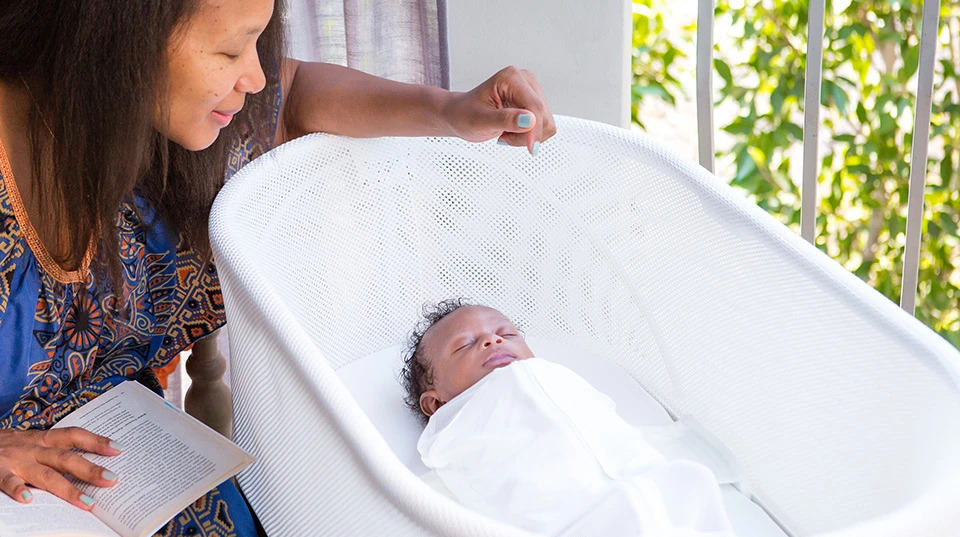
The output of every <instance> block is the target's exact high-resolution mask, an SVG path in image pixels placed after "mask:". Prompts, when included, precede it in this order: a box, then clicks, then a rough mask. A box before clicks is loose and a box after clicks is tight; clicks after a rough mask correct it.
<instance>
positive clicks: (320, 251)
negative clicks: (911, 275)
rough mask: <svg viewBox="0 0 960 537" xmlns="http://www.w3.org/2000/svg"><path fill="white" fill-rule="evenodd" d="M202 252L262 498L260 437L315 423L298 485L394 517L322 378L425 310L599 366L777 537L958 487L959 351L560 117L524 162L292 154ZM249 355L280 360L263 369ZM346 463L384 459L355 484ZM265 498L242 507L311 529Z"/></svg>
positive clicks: (822, 264) (366, 146)
mask: <svg viewBox="0 0 960 537" xmlns="http://www.w3.org/2000/svg"><path fill="white" fill-rule="evenodd" d="M211 236H212V239H213V241H214V247H215V250H216V252H217V256H218V263H219V267H220V269H221V278H222V279H223V281H224V291H225V299H226V305H227V313H228V320H229V322H230V323H231V324H232V325H237V326H235V327H234V329H232V330H231V333H230V334H231V351H232V353H233V357H232V359H233V360H234V362H235V363H236V364H237V365H236V366H235V370H234V374H235V378H234V380H233V382H234V384H236V385H239V387H238V395H237V396H236V398H235V399H236V401H235V404H236V406H237V415H238V423H237V427H236V428H237V436H238V439H240V440H241V443H243V442H247V443H249V445H248V447H251V449H254V451H256V452H257V453H258V454H259V455H260V456H261V458H262V459H264V460H266V461H271V460H272V461H273V462H272V463H269V462H268V463H265V464H264V465H267V464H273V466H271V471H270V472H264V471H260V473H259V474H257V473H256V472H257V470H256V469H254V470H252V471H251V475H255V476H256V477H249V478H248V479H249V480H250V481H251V484H252V488H254V489H256V490H257V491H260V490H263V491H268V490H270V488H271V486H273V485H272V484H271V482H272V481H277V482H279V480H280V477H278V476H279V475H280V474H282V473H283V471H284V470H283V464H286V462H285V461H282V459H281V458H279V457H278V456H276V453H277V452H278V451H277V450H283V449H287V447H288V446H282V445H279V444H277V443H276V441H273V440H270V439H269V438H268V437H265V436H264V434H263V431H264V430H265V429H264V428H271V427H272V428H275V429H277V430H278V431H282V429H278V428H279V427H281V425H283V424H286V425H287V426H292V427H297V424H298V423H299V422H300V421H301V420H302V419H306V420H308V422H309V423H313V422H311V421H309V420H312V419H316V420H319V421H317V422H316V423H317V424H318V425H317V426H316V427H315V426H313V425H306V426H305V427H304V428H303V429H302V430H304V431H306V432H307V433H308V434H309V435H310V436H311V437H316V438H317V442H318V444H317V450H318V452H319V451H322V452H323V453H327V452H331V453H332V452H342V453H343V457H345V458H344V459H342V460H341V459H336V460H337V463H336V467H337V470H336V472H334V469H333V468H329V469H325V470H320V469H318V470H317V471H318V472H321V473H322V478H318V481H315V482H314V484H315V483H317V482H320V483H323V482H327V480H329V479H335V480H336V482H337V483H347V482H350V481H351V480H357V482H358V484H357V485H356V487H357V490H361V491H363V494H366V495H371V496H372V497H374V498H376V497H378V496H380V495H382V496H383V497H384V499H383V501H385V502H387V503H390V505H392V506H393V507H391V508H390V509H387V511H389V513H393V514H392V515H390V514H386V515H383V516H384V517H386V518H385V519H384V520H386V519H389V517H390V516H406V517H408V518H409V517H411V516H413V515H412V514H411V512H410V509H413V510H417V509H420V507H411V506H410V505H407V504H404V503H403V502H404V501H407V500H402V499H398V498H401V497H402V496H403V494H404V493H403V492H397V491H395V494H396V495H398V496H392V494H394V493H392V492H390V490H392V489H390V488H389V487H387V489H386V491H384V489H382V488H377V485H376V484H377V483H381V482H382V480H383V479H388V480H390V479H400V480H401V481H402V482H404V483H407V482H405V481H403V479H401V478H398V477H396V476H397V475H400V473H402V472H405V469H403V467H402V465H400V464H399V462H397V461H395V460H391V457H390V456H389V455H388V453H389V450H388V449H386V450H385V451H384V452H379V451H376V449H373V448H369V447H368V444H369V443H371V442H372V443H373V444H376V441H371V440H370V439H371V438H373V436H375V435H376V433H375V431H374V430H373V429H372V427H369V423H366V422H365V420H363V419H362V417H360V418H358V419H356V420H348V419H346V418H345V416H347V415H349V414H350V412H354V411H357V410H356V409H351V406H350V401H351V400H350V398H349V395H348V394H345V393H339V392H338V391H337V390H340V389H342V386H341V385H340V384H339V381H337V380H336V376H335V375H334V374H333V370H334V369H336V368H339V367H341V366H343V365H344V364H347V363H349V362H351V361H352V360H354V359H356V358H358V357H362V356H365V355H367V354H369V353H371V352H374V351H377V350H379V349H382V348H384V347H387V346H391V345H395V344H397V343H398V342H400V341H402V340H403V338H404V336H405V335H406V333H407V332H408V331H409V330H410V328H411V327H412V326H413V324H414V323H415V322H416V320H417V318H418V314H419V308H420V306H421V305H422V304H423V303H424V302H433V301H437V300H439V299H443V298H448V297H453V296H463V297H469V298H471V299H473V300H476V301H478V302H481V303H485V304H489V305H491V306H494V307H497V308H500V309H501V310H503V311H504V312H505V313H506V314H507V315H508V316H510V317H511V318H513V319H514V320H515V321H516V322H517V324H518V325H519V326H520V327H521V328H522V329H524V330H525V331H526V332H528V333H529V334H535V335H537V336H540V337H546V338H560V339H563V340H567V341H575V342H577V343H578V344H579V345H589V346H591V347H593V348H600V349H602V350H603V354H604V355H605V356H606V357H607V358H609V359H610V360H612V361H614V362H616V363H618V364H619V365H621V366H623V367H624V368H625V369H626V370H627V371H629V373H630V375H631V376H632V377H633V378H634V379H636V380H637V381H638V382H639V383H641V384H642V385H643V386H644V387H645V388H646V389H647V390H648V391H649V392H650V393H651V394H652V395H653V396H654V397H656V398H658V399H659V400H660V401H661V402H662V403H663V404H664V405H665V406H666V407H667V408H668V410H670V411H671V412H672V413H674V414H675V415H684V416H686V415H689V416H691V417H692V418H693V419H694V420H696V421H697V422H699V423H700V424H701V425H702V426H704V427H705V428H706V429H707V430H709V431H710V432H711V433H712V434H713V435H715V437H716V438H717V439H719V440H720V441H721V442H723V443H724V444H725V445H726V446H727V447H728V448H729V449H730V450H731V451H732V452H733V453H734V454H735V455H736V456H737V458H738V460H739V462H740V464H741V466H742V467H743V470H744V474H745V477H746V480H747V483H748V484H749V485H750V486H751V488H752V490H753V491H754V493H755V494H756V496H757V498H758V500H759V501H760V503H761V504H762V505H764V506H765V507H766V508H767V509H768V510H769V511H770V512H771V513H772V514H773V515H774V516H775V517H776V518H778V519H779V520H781V521H782V522H784V523H785V524H786V525H787V527H788V529H790V530H791V531H792V532H793V533H794V534H795V535H798V536H800V535H814V534H817V533H818V532H825V531H828V530H837V529H839V528H843V527H846V526H849V525H851V524H854V523H857V522H862V521H866V520H871V519H874V518H876V517H878V516H880V515H882V514H884V513H888V512H890V511H891V510H894V509H897V508H899V507H902V506H903V505H906V504H907V503H909V502H911V501H914V502H916V501H926V500H924V498H926V495H929V494H931V492H930V491H931V490H933V487H934V484H935V483H937V482H939V481H938V480H942V479H946V478H949V479H953V478H955V477H956V475H957V466H958V465H957V463H958V456H960V449H958V448H960V438H958V431H960V427H958V423H960V400H958V390H957V383H956V378H957V377H956V369H955V366H956V360H957V353H956V352H955V351H954V350H953V349H952V348H951V347H949V346H948V345H947V344H946V343H945V342H943V341H942V340H940V339H939V338H938V337H937V336H936V335H934V334H933V333H932V332H930V331H929V330H927V329H926V328H924V327H922V326H920V324H919V323H917V322H916V321H915V320H913V319H912V318H910V317H909V316H907V315H905V314H903V313H902V312H900V311H899V310H898V309H897V308H896V307H895V306H893V305H892V304H890V303H889V302H888V301H886V299H884V298H882V297H880V296H879V295H877V294H876V293H875V292H874V291H872V290H871V289H869V288H868V287H867V286H866V285H865V284H863V283H862V282H860V281H859V280H857V279H856V278H854V277H853V276H851V275H849V274H847V273H845V272H844V271H843V270H842V269H841V268H839V267H838V266H836V265H835V264H833V263H832V262H831V261H829V260H827V259H826V258H825V257H824V256H822V255H821V254H820V253H819V252H817V251H816V250H814V249H813V248H812V247H810V246H809V245H807V244H806V243H803V242H802V241H800V240H799V239H798V238H797V237H795V236H794V235H793V234H791V233H790V232H789V231H787V230H785V229H784V228H782V226H780V225H779V224H778V223H776V222H775V221H774V220H773V219H772V218H770V217H769V216H767V215H766V214H764V213H763V212H762V211H761V210H759V209H757V208H756V207H754V206H752V205H750V204H749V203H747V202H745V201H744V200H743V199H741V198H740V197H739V196H738V195H737V194H735V193H733V192H732V191H731V190H730V189H729V188H728V187H726V185H722V184H720V183H719V182H718V181H717V180H716V179H714V178H713V177H712V176H710V175H709V174H707V173H706V172H704V171H703V170H702V169H700V168H697V167H694V166H692V165H689V164H686V163H684V162H682V161H680V160H679V159H678V158H676V157H675V156H674V155H672V154H670V153H668V152H666V151H664V150H662V149H660V148H659V147H658V146H656V145H655V144H654V143H652V142H651V141H649V140H646V139H644V138H641V137H638V136H636V135H633V134H631V133H629V132H626V131H622V130H619V129H614V128H611V127H606V126H602V125H599V124H595V123H590V122H586V121H581V120H573V119H570V118H561V119H560V122H559V133H558V135H557V136H556V138H555V139H553V140H550V141H549V142H547V143H545V144H543V146H542V148H541V151H540V154H539V155H538V156H537V157H536V158H531V157H530V156H529V155H528V154H526V153H525V152H523V151H521V150H518V149H515V148H507V147H502V146H497V145H495V144H493V143H485V144H469V143H466V142H463V141H459V140H453V139H377V140H355V139H348V138H338V137H332V136H325V135H315V136H310V137H306V138H304V139H301V140H298V141H296V142H294V143H292V144H287V145H286V146H283V147H281V148H278V149H277V150H275V151H273V152H271V153H269V154H267V155H265V156H264V157H262V158H261V159H259V160H258V161H256V162H254V163H253V164H252V165H251V166H248V167H247V168H245V169H244V170H242V171H241V172H240V173H239V174H237V176H236V177H235V178H234V179H233V180H232V181H231V182H230V184H228V185H227V187H226V188H225V189H224V191H223V192H222V193H221V195H220V197H219V198H218V200H217V202H216V205H215V208H214V213H213V221H212V224H211ZM284 323H286V324H288V325H289V324H293V325H295V327H290V326H284ZM238 326H239V327H241V328H240V330H241V334H239V335H236V329H237V327H238ZM294 328H295V329H294ZM278 338H279V339H278ZM266 339H273V340H277V341H281V342H284V344H289V345H290V346H291V349H293V348H296V349H298V350H295V351H294V350H289V349H288V350H286V351H282V350H278V349H279V347H277V348H274V349H273V350H272V351H269V352H266V351H265V350H264V349H263V348H260V347H258V345H260V344H261V343H259V342H262V341H264V340H266ZM234 340H236V341H234ZM298 345H299V347H298ZM288 362H290V363H292V364H293V365H294V366H296V367H293V369H290V370H289V371H287V372H284V371H285V369H284V366H283V364H286V363H288ZM247 364H249V365H247ZM297 368H303V370H302V371H301V372H300V373H297V371H300V370H298V369H297ZM304 371H305V372H306V373H304ZM308 373H309V374H308ZM297 375H300V377H297ZM304 375H307V380H304ZM294 378H296V379H297V380H296V382H297V383H298V386H300V387H301V389H302V390H304V391H303V392H302V393H301V394H300V395H296V396H294V395H292V394H291V392H289V391H288V390H287V389H286V388H285V382H287V380H285V379H294ZM263 384H267V385H268V386H270V388H269V390H267V391H265V390H264V388H263V387H262V386H261V385H263ZM311 390H313V391H315V392H316V393H314V392H312V391H311ZM265 398H267V399H270V398H277V399H284V398H290V399H289V401H295V402H297V404H299V405H303V406H302V407H301V406H293V407H291V406H284V407H277V408H271V407H269V406H268V407H264V406H263V405H264V404H266V403H265V402H264V399H265ZM398 404H399V402H398ZM318 407H319V408H318ZM288 412H289V413H293V414H294V415H291V416H284V417H282V418H278V417H277V416H276V414H277V413H288ZM357 412H359V411H357ZM278 420H279V423H280V424H281V425H278ZM337 420H340V423H339V425H336V426H333V425H330V423H332V422H337ZM319 424H323V425H322V426H321V425H319ZM278 434H280V433H278ZM934 439H935V441H934ZM381 441H382V440H381ZM337 446H339V447H337ZM338 449H339V450H340V451H337V450H338ZM370 449H373V451H370ZM331 450H332V451H331ZM343 450H354V451H359V452H360V453H366V455H365V456H363V457H360V458H361V459H364V457H366V458H368V459H369V460H375V459H377V457H374V456H373V455H371V453H379V454H380V456H382V457H383V458H384V459H385V460H384V461H380V462H377V463H376V464H381V465H383V466H382V467H378V468H379V470H370V469H369V468H366V467H364V466H363V464H373V463H362V461H355V462H354V463H353V464H356V465H358V468H360V470H357V469H356V468H355V469H354V470H350V469H349V465H350V464H351V463H350V460H351V459H350V456H349V454H348V453H347V452H345V451H343ZM364 450H367V451H364ZM331 460H333V459H331ZM364 460H366V459H364ZM341 465H347V468H341ZM364 468H366V469H365V470H364ZM330 472H333V473H330ZM350 472H354V473H353V474H351V473H350ZM356 472H360V474H357V473H356ZM364 472H368V474H364ZM369 472H372V474H369ZM378 472H382V473H378ZM357 475H368V476H369V475H372V476H373V477H370V478H369V479H368V480H366V481H364V480H363V479H358V478H357V477H356V476H357ZM378 476H379V477H378ZM296 477H298V476H297V475H293V476H290V478H291V479H294V480H295V478H296ZM300 477H302V476H300ZM407 484H409V483H407ZM284 486H291V485H289V484H287V485H284ZM344 486H346V485H344ZM381 486H382V483H381ZM404 486H406V485H404ZM256 494H258V492H255V493H254V496H255V497H257V496H256ZM262 494H263V497H264V499H263V500H262V504H261V505H258V504H257V501H254V505H255V507H257V508H258V513H259V512H260V511H261V508H263V509H265V510H266V511H268V512H273V511H276V512H277V513H281V514H279V515H277V516H278V517H302V516H307V515H306V514H305V513H291V512H288V511H284V510H283V507H282V506H281V505H280V504H281V502H280V500H278V499H277V500H268V499H267V497H268V496H269V493H268V492H263V493H262ZM363 494H361V496H362V495H363ZM329 501H331V502H334V501H335V498H332V499H330V500H329ZM358 501H359V500H358ZM398 502H399V503H398ZM398 505H399V507H398ZM417 505H419V504H417ZM331 509H332V508H331ZM341 509H342V507H341ZM431 512H432V513H433V515H436V516H439V517H440V518H444V517H447V518H445V520H461V519H460V518H457V517H461V516H466V515H463V513H460V514H456V513H458V512H456V511H450V512H448V511H445V510H443V509H440V510H439V511H436V510H434V511H431ZM398 513H400V514H398ZM437 513H440V514H437ZM451 513H453V514H451ZM433 515H431V516H433ZM331 516H332V515H331ZM937 516H940V515H939V514H938V515H937ZM942 516H943V517H949V516H955V515H947V514H942ZM267 517H268V518H269V517H270V514H269V513H268V515H267ZM449 517H453V518H449ZM428 519H429V520H434V519H432V518H430V517H427V518H425V519H417V518H416V517H413V520H420V522H418V524H433V523H435V522H429V521H428ZM284 520H285V522H284V523H288V522H289V520H286V519H284ZM377 520H380V519H377ZM944 520H946V518H943V519H939V520H936V521H934V522H935V523H937V524H942V523H943V522H944ZM934 522H930V521H927V523H929V524H933V523H934ZM957 522H958V524H960V521H957ZM377 523H379V522H377ZM451 523H452V522H451ZM923 523H924V522H922V521H920V522H918V524H920V525H919V526H914V527H917V528H920V529H919V530H918V532H917V533H915V535H918V536H919V535H926V534H925V533H923V529H922V524H923ZM456 524H462V520H461V522H456ZM471 524H473V523H471ZM401 526H403V525H400V526H398V527H401ZM467 526H470V527H472V526H471V525H470V524H468V525H467ZM370 527H376V524H374V525H373V526H370ZM403 527H406V526H403ZM411 527H414V528H416V527H419V528H420V529H410V532H411V533H409V534H418V533H417V532H418V531H423V526H416V524H414V526H411ZM436 527H440V526H436ZM444 527H446V526H444ZM457 527H460V526H457ZM930 527H933V526H930ZM937 527H942V526H937ZM268 530H269V528H268ZM398 531H400V530H398ZM464 531H466V532H467V533H455V534H456V535H461V534H462V535H468V534H470V535H474V534H476V535H479V534H482V533H476V532H481V531H483V530H481V529H471V530H464ZM374 533H376V532H374ZM441 533H443V532H441ZM280 534H284V533H280ZM392 534H398V535H399V534H402V532H401V533H396V532H393V533H392ZM445 534H449V535H454V533H445ZM493 534H497V533H493ZM930 535H933V533H931V534H930Z"/></svg>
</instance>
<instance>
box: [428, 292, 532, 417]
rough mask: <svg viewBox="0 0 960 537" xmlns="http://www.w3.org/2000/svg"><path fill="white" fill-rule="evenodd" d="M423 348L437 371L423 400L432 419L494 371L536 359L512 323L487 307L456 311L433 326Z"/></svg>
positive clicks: (470, 307) (467, 307)
mask: <svg viewBox="0 0 960 537" xmlns="http://www.w3.org/2000/svg"><path fill="white" fill-rule="evenodd" d="M420 345H421V352H423V356H425V357H426V359H427V360H428V361H429V362H430V366H431V367H432V368H433V389H431V390H427V391H426V392H424V393H423V394H422V395H421V396H420V409H421V410H423V412H424V414H426V415H428V416H432V415H433V413H434V412H436V411H437V409H438V408H440V406H442V405H443V404H444V403H446V402H447V401H449V400H451V399H453V398H454V397H456V396H457V395H459V394H460V393H462V392H463V391H464V390H466V389H467V388H469V387H470V386H473V385H474V384H476V383H477V381H478V380H480V379H482V378H483V377H485V376H487V374H488V373H490V372H491V371H493V370H494V369H496V368H498V367H504V366H506V365H510V364H511V363H512V362H513V361H515V360H523V359H524V358H530V357H532V356H533V352H532V351H531V350H530V347H527V343H526V342H525V341H524V340H523V336H521V335H520V334H519V332H518V331H517V328H516V327H515V326H513V323H512V322H510V319H507V318H506V317H505V316H504V315H503V314H502V313H500V312H499V311H497V310H495V309H493V308H488V307H485V306H464V307H462V308H459V309H457V310H455V311H454V312H453V313H451V314H449V315H447V316H446V317H444V318H443V319H440V320H439V321H438V322H437V323H436V324H434V325H433V326H431V327H430V329H429V330H427V332H426V334H424V336H423V339H422V340H421V341H420Z"/></svg>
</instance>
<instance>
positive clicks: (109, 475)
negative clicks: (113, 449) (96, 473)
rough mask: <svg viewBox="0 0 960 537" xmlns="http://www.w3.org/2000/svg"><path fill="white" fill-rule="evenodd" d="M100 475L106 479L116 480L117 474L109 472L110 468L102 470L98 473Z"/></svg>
mask: <svg viewBox="0 0 960 537" xmlns="http://www.w3.org/2000/svg"><path fill="white" fill-rule="evenodd" d="M100 475H101V476H102V477H103V478H104V479H106V480H107V481H116V480H117V474H115V473H113V472H111V471H110V470H104V471H103V473H102V474H100Z"/></svg>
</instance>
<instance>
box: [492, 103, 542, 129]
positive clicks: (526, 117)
mask: <svg viewBox="0 0 960 537" xmlns="http://www.w3.org/2000/svg"><path fill="white" fill-rule="evenodd" d="M500 112H501V120H502V121H503V124H502V125H501V126H500V128H502V129H503V130H504V131H505V132H528V131H530V129H532V128H533V127H534V126H535V125H536V123H537V117H536V116H534V115H533V113H532V112H530V111H529V110H524V109H523V108H504V109H502V110H501V111H500Z"/></svg>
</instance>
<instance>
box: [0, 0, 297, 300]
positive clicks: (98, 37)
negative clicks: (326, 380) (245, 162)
mask: <svg viewBox="0 0 960 537" xmlns="http://www.w3.org/2000/svg"><path fill="white" fill-rule="evenodd" d="M201 1H202V0H136V1H133V2H128V1H122V2H118V1H116V0H82V1H81V0H71V1H51V0H3V4H4V6H3V9H2V10H0V51H2V52H0V80H3V81H4V82H6V83H8V84H10V85H13V84H18V85H19V84H21V83H22V84H23V85H24V86H26V87H27V88H28V89H29V92H30V94H31V96H32V99H33V102H34V103H35V106H32V107H31V111H30V115H29V124H30V131H29V132H28V133H27V136H29V141H30V144H31V147H32V153H33V169H34V177H35V178H37V179H35V180H34V185H36V186H37V188H34V189H32V190H31V193H32V194H33V195H34V196H35V197H36V198H37V199H38V200H39V206H40V207H42V213H41V214H40V215H39V217H40V221H41V222H43V223H54V225H55V226H56V227H57V229H62V230H66V232H67V233H68V236H67V237H68V240H67V242H66V244H61V245H59V246H60V247H59V248H53V249H51V252H50V253H51V255H52V256H53V257H54V260H55V261H57V262H58V263H72V264H76V263H78V262H79V261H80V260H81V259H82V258H83V256H84V254H85V253H86V250H87V248H88V246H89V244H90V242H91V241H98V243H99V247H98V255H97V259H98V264H99V265H101V266H105V267H106V268H107V269H108V270H109V273H110V275H111V276H112V277H113V280H114V282H115V283H117V282H118V280H119V274H120V261H119V255H118V250H119V244H118V240H117V234H116V233H117V227H116V225H117V217H118V210H119V208H120V206H121V204H122V203H123V202H124V201H125V200H129V199H130V197H131V195H132V194H133V192H134V191H137V192H138V193H140V194H141V195H143V196H144V197H145V198H146V199H147V200H148V201H149V202H150V203H151V204H152V205H153V208H154V209H155V210H156V212H157V213H158V215H159V216H160V217H161V218H162V219H163V221H164V222H165V224H166V225H168V226H170V227H171V228H172V229H174V230H176V231H179V232H182V233H183V234H184V236H185V237H186V238H187V240H188V241H189V242H190V246H191V247H193V248H194V249H196V250H198V251H200V252H201V253H202V254H204V255H206V254H209V239H208V236H207V218H208V216H209V211H210V205H211V203H212V202H213V197H214V195H215V194H216V192H217V190H219V188H220V187H221V186H222V184H223V178H224V171H225V170H224V167H225V164H226V161H227V156H228V155H227V152H228V150H229V147H230V144H231V143H235V142H236V140H237V139H238V137H240V136H244V135H247V136H249V135H260V136H261V137H263V138H264V139H269V138H270V137H271V136H272V135H273V133H272V132H271V133H265V132H257V131H258V129H264V128H266V126H267V125H270V124H272V122H271V121H269V120H270V119H271V118H268V117H255V116H256V114H261V115H265V114H267V113H272V112H271V111H270V107H269V106H266V105H264V106H255V105H256V104H257V103H256V101H258V100H264V101H269V100H271V99H273V98H274V96H273V95H270V93H271V88H276V87H277V84H278V80H277V77H278V76H279V61H280V57H281V54H282V50H283V30H282V26H281V24H280V18H281V12H282V1H277V3H276V7H275V9H274V14H273V18H272V19H271V21H270V23H269V25H268V26H267V28H266V30H265V31H264V33H263V34H262V35H261V37H260V39H259V41H258V43H257V49H258V53H259V55H260V58H261V61H262V62H263V67H264V72H265V73H266V75H267V89H266V90H264V91H261V92H260V93H259V94H256V95H251V96H249V97H248V99H247V106H245V107H244V109H243V111H241V112H240V113H239V114H238V115H237V117H235V118H234V121H233V122H232V123H231V125H230V126H229V127H227V128H226V129H223V130H222V131H221V133H220V136H219V137H218V139H217V141H216V142H214V144H213V145H211V146H210V147H209V148H207V149H205V150H203V151H196V152H193V151H188V150H186V149H184V148H182V147H180V146H179V145H177V144H175V143H173V142H171V141H169V140H167V139H166V138H165V137H163V136H162V135H160V134H159V133H157V132H156V130H155V129H154V128H153V124H152V119H153V117H154V109H155V108H154V107H155V106H156V102H157V99H158V98H159V97H160V92H161V91H162V89H163V86H164V82H165V77H166V66H167V57H166V56H167V45H168V42H169V40H170V38H171V36H172V35H173V33H174V31H176V29H177V28H178V27H179V25H181V24H183V23H184V22H185V21H187V20H188V17H190V16H191V15H192V14H193V13H194V12H195V11H196V9H197V7H198V5H199V4H200V2H201ZM48 128H49V130H50V131H51V134H52V135H53V139H54V143H52V144H44V143H43V140H46V139H49V135H47V133H46V131H47V129H48ZM44 162H47V163H51V162H52V170H51V169H50V168H49V165H48V167H47V168H44V167H43V166H42V164H43V163H44ZM41 173H46V174H48V175H47V176H44V179H43V180H42V181H40V180H38V179H39V178H40V177H41ZM49 174H52V176H50V175H49ZM48 219H49V220H48Z"/></svg>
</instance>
